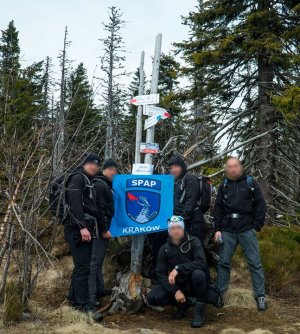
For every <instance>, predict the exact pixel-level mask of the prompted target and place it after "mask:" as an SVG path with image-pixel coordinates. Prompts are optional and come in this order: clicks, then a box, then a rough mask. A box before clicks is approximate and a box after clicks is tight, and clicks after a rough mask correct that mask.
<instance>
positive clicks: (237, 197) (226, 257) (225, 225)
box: [214, 157, 267, 311]
mask: <svg viewBox="0 0 300 334" xmlns="http://www.w3.org/2000/svg"><path fill="white" fill-rule="evenodd" d="M265 215H266V203H265V200H264V197H263V194H262V192H261V189H260V187H259V185H258V183H257V182H256V181H255V180H254V179H253V177H252V176H247V175H245V174H244V171H243V166H242V163H241V161H240V160H239V159H238V158H236V157H231V158H229V159H228V160H227V162H226V165H225V179H224V181H223V183H222V184H221V185H220V187H219V191H218V195H217V199H216V202H215V211H214V222H215V230H216V233H215V240H221V241H222V245H221V248H220V260H219V262H218V265H217V274H218V275H217V285H218V289H219V291H220V293H221V294H224V293H225V292H226V290H227V289H228V286H229V280H230V269H231V260H232V257H233V255H234V252H235V250H236V247H237V245H238V244H240V245H241V247H242V249H243V252H244V255H245V257H246V259H247V262H248V267H249V270H250V273H251V277H252V284H253V291H254V295H255V297H256V301H257V307H258V310H259V311H264V310H266V309H267V303H266V298H265V278H264V272H263V268H262V264H261V260H260V255H259V246H258V240H257V237H256V233H257V232H259V231H260V230H261V228H262V226H263V225H264V220H265Z"/></svg>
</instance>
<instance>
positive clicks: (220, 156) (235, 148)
mask: <svg viewBox="0 0 300 334" xmlns="http://www.w3.org/2000/svg"><path fill="white" fill-rule="evenodd" d="M276 129H277V128H273V129H270V130H269V131H266V132H264V133H262V134H260V135H257V136H255V137H253V138H250V139H248V140H246V141H244V142H242V143H240V144H239V145H237V146H234V147H232V148H230V149H228V150H225V151H223V152H221V153H219V154H217V155H215V156H214V157H212V158H209V159H204V160H200V161H197V162H194V163H193V164H191V165H189V166H188V167H187V169H188V170H191V169H194V168H197V167H199V166H203V165H205V164H207V163H208V162H211V161H215V160H219V159H221V158H223V157H224V156H225V155H227V154H228V153H230V152H232V151H235V150H237V149H238V148H240V147H243V146H245V145H247V144H249V143H251V142H253V141H254V140H256V139H258V138H261V137H263V136H265V135H267V134H268V133H270V132H273V131H275V130H276Z"/></svg>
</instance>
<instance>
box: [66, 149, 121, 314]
mask: <svg viewBox="0 0 300 334" xmlns="http://www.w3.org/2000/svg"><path fill="white" fill-rule="evenodd" d="M117 173H118V166H117V164H116V163H115V161H113V160H107V161H106V162H105V163H104V164H103V167H102V171H101V172H100V158H99V156H98V155H96V154H89V155H87V157H86V158H85V160H84V161H83V163H82V165H81V166H80V167H79V168H77V169H76V170H75V171H74V172H72V173H71V175H70V176H69V177H68V180H67V182H66V194H65V199H66V205H67V208H68V213H67V217H66V219H65V220H64V232H65V239H66V241H67V243H68V244H69V247H70V250H71V253H72V257H73V262H74V269H73V273H72V278H71V284H70V289H69V294H68V299H69V303H70V305H71V306H72V307H75V308H77V309H79V310H81V311H83V312H92V313H94V314H95V319H97V320H101V318H102V315H101V314H99V313H97V312H96V308H97V307H99V306H100V302H99V299H100V298H101V297H103V296H105V295H109V294H110V291H109V290H106V289H105V287H104V281H103V274H102V265H103V261H104V257H105V253H106V250H107V246H108V242H109V239H110V238H111V234H110V232H109V227H110V223H111V219H112V217H113V215H114V204H113V194H112V180H113V177H114V175H116V174H117ZM97 317H98V318H97Z"/></svg>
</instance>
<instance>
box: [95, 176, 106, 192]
mask: <svg viewBox="0 0 300 334" xmlns="http://www.w3.org/2000/svg"><path fill="white" fill-rule="evenodd" d="M95 182H101V183H102V184H104V186H105V188H106V190H107V191H109V190H110V189H109V187H108V184H107V183H106V182H105V181H104V180H102V179H100V177H96V178H94V180H93V183H95Z"/></svg>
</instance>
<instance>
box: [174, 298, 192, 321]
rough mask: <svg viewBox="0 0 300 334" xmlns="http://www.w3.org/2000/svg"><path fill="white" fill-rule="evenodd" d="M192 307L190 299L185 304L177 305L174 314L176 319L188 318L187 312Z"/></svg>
mask: <svg viewBox="0 0 300 334" xmlns="http://www.w3.org/2000/svg"><path fill="white" fill-rule="evenodd" d="M190 307H191V302H190V300H189V299H188V300H187V301H186V302H185V303H177V310H176V312H175V314H174V318H175V319H182V318H184V317H185V316H186V313H187V310H188V309H189V308H190Z"/></svg>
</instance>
